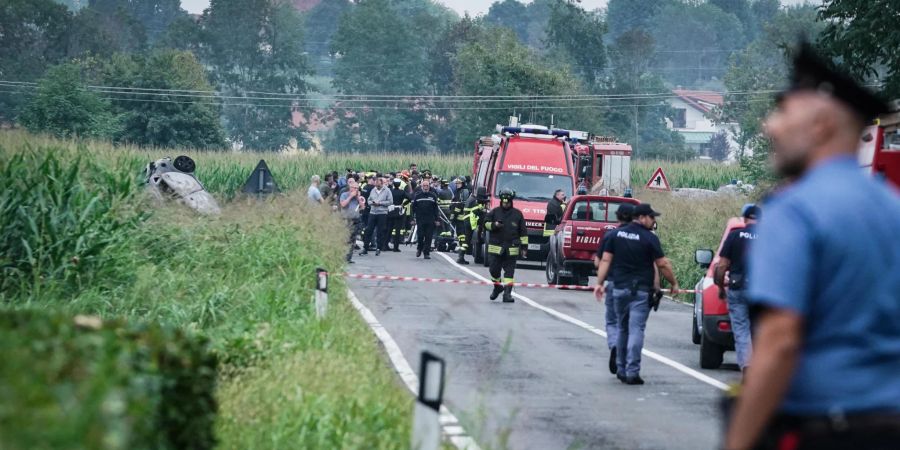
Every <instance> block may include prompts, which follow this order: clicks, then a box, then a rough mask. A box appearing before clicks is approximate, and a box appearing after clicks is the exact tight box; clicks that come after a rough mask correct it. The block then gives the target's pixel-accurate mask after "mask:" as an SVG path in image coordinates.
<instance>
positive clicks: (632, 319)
mask: <svg viewBox="0 0 900 450" xmlns="http://www.w3.org/2000/svg"><path fill="white" fill-rule="evenodd" d="M632 215H633V219H634V220H633V221H632V223H631V224H629V225H627V226H625V227H623V228H620V229H617V230H615V232H614V233H613V235H612V236H611V237H610V241H609V242H608V245H607V246H606V247H605V248H604V249H603V257H602V258H601V260H600V267H599V268H598V269H597V288H596V289H595V291H594V292H595V294H596V295H597V298H598V300H601V301H602V300H603V298H604V297H605V296H606V290H605V289H604V288H603V283H604V282H605V281H606V278H607V275H608V274H609V273H611V274H612V279H613V289H612V299H607V301H610V300H611V301H612V302H613V303H614V306H615V310H616V318H617V319H618V327H619V336H618V337H617V338H616V347H617V348H618V350H617V352H616V376H617V377H618V378H619V380H621V381H622V382H623V383H625V384H644V380H643V379H642V378H641V375H640V372H641V350H642V349H643V347H644V328H645V327H646V325H647V318H648V317H649V316H650V301H651V298H650V295H651V292H652V291H653V284H654V272H653V266H654V265H655V266H656V267H657V268H658V269H659V273H660V275H662V276H663V277H665V278H666V279H667V280H669V283H670V284H671V285H672V291H673V292H677V291H678V282H677V281H676V280H675V274H674V273H673V272H672V265H671V263H670V262H669V260H668V258H666V256H665V254H663V250H662V246H661V245H660V243H659V238H657V237H656V235H655V234H653V232H652V231H650V230H652V229H653V228H654V226H655V225H656V217H657V216H659V213H658V212H656V211H654V210H653V208H652V207H651V206H650V205H649V204H646V203H642V204H640V205H637V206H636V207H635V208H634V212H633V214H632Z"/></svg>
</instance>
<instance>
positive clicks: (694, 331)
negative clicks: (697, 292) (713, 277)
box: [691, 300, 700, 344]
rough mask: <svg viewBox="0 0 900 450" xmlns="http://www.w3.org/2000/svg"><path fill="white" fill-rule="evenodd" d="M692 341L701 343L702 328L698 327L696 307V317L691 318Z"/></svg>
mask: <svg viewBox="0 0 900 450" xmlns="http://www.w3.org/2000/svg"><path fill="white" fill-rule="evenodd" d="M695 301H696V300H695ZM691 341H692V342H693V343H694V344H700V329H699V328H697V308H694V319H693V320H691Z"/></svg>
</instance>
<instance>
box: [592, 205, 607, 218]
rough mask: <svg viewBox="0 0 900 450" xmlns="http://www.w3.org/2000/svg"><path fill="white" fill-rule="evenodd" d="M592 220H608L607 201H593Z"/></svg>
mask: <svg viewBox="0 0 900 450" xmlns="http://www.w3.org/2000/svg"><path fill="white" fill-rule="evenodd" d="M591 222H608V220H606V202H591Z"/></svg>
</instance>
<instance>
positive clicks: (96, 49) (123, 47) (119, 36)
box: [68, 7, 147, 57]
mask: <svg viewBox="0 0 900 450" xmlns="http://www.w3.org/2000/svg"><path fill="white" fill-rule="evenodd" d="M68 38H69V39H68V56H70V57H80V56H86V55H94V56H106V57H108V56H111V55H113V54H114V53H122V52H124V53H134V52H139V51H143V50H144V49H145V48H146V47H147V34H146V32H145V30H144V26H143V25H141V23H140V22H138V21H137V19H135V18H134V17H132V16H131V15H129V14H128V12H126V11H125V10H124V9H122V8H117V9H115V10H113V11H101V10H97V9H95V8H92V7H87V8H82V9H80V10H79V11H78V13H77V14H75V18H74V20H73V21H72V28H71V32H70V33H69V36H68Z"/></svg>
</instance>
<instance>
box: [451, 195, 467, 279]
mask: <svg viewBox="0 0 900 450" xmlns="http://www.w3.org/2000/svg"><path fill="white" fill-rule="evenodd" d="M453 185H454V186H455V187H456V190H455V191H454V192H453V200H451V202H450V221H451V222H453V227H454V228H455V229H456V241H457V249H456V250H457V252H458V253H459V257H458V258H457V259H456V262H457V263H459V264H462V265H467V264H469V263H468V262H467V261H466V258H465V255H466V252H467V251H468V250H469V234H470V233H471V231H470V230H469V214H468V211H467V210H466V207H465V204H466V202H467V201H468V200H469V197H470V195H469V190H468V189H466V188H465V183H464V182H463V179H462V178H457V179H455V180H453Z"/></svg>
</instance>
